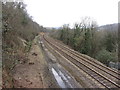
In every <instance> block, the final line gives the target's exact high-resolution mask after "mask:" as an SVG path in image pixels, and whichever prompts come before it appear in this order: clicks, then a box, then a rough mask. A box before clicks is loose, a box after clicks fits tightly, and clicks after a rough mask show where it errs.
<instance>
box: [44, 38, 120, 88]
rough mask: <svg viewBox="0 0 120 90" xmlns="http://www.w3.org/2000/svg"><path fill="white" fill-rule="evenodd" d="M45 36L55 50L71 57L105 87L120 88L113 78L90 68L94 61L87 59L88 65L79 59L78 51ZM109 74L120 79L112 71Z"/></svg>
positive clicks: (70, 59)
mask: <svg viewBox="0 0 120 90" xmlns="http://www.w3.org/2000/svg"><path fill="white" fill-rule="evenodd" d="M43 38H44V40H45V42H47V43H48V44H49V45H51V46H52V47H53V48H54V49H55V50H57V51H58V52H60V53H61V54H62V55H63V56H64V57H66V58H67V59H69V61H71V62H72V63H73V64H74V65H76V66H77V67H78V68H80V69H81V70H83V71H84V72H86V73H87V74H88V75H90V76H91V77H92V78H94V79H95V80H96V81H98V82H99V83H100V84H102V85H103V86H104V87H106V88H120V86H119V85H118V84H117V83H116V82H114V81H112V80H111V79H108V78H107V77H105V76H104V75H102V74H101V73H99V72H97V71H96V70H95V69H93V68H90V67H89V65H90V64H92V63H90V62H88V61H87V60H85V61H86V63H89V65H86V63H85V62H80V61H78V59H79V58H80V59H81V57H80V56H78V55H76V53H74V52H73V51H71V50H70V49H68V48H65V47H64V48H63V46H60V45H58V44H53V41H52V40H50V39H48V38H46V37H43ZM54 43H55V42H54ZM68 51H69V53H68ZM70 52H72V53H70ZM75 56H76V57H75ZM101 66H102V65H101ZM94 67H96V68H98V67H97V66H96V65H94ZM99 69H101V68H99ZM101 70H102V69H101ZM104 71H105V70H104ZM106 73H107V72H106ZM114 73H115V72H114ZM108 74H109V75H111V76H112V77H114V78H117V79H119V77H117V76H115V75H114V74H111V73H108Z"/></svg>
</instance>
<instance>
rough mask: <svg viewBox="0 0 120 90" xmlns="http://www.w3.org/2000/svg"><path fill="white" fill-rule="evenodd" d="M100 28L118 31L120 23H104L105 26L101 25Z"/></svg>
mask: <svg viewBox="0 0 120 90" xmlns="http://www.w3.org/2000/svg"><path fill="white" fill-rule="evenodd" d="M98 30H110V31H113V30H115V31H117V30H118V24H117V23H115V24H107V25H103V26H100V27H98Z"/></svg>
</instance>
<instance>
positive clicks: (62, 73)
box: [38, 38, 82, 88]
mask: <svg viewBox="0 0 120 90" xmlns="http://www.w3.org/2000/svg"><path fill="white" fill-rule="evenodd" d="M38 43H39V46H40V47H42V51H43V53H44V56H45V60H47V63H48V67H49V71H51V73H52V75H53V76H54V78H55V80H56V83H57V84H58V85H59V87H60V88H82V86H81V85H79V84H78V83H77V81H76V80H75V79H74V77H73V76H72V75H71V74H70V73H69V72H68V71H67V70H66V69H65V68H64V67H63V66H61V65H60V63H59V62H58V59H57V58H56V57H55V56H54V55H53V54H52V53H51V52H50V51H49V50H48V49H47V47H45V45H44V43H43V42H42V40H41V39H40V38H39V39H38Z"/></svg>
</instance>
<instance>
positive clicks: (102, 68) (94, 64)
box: [49, 38, 120, 81]
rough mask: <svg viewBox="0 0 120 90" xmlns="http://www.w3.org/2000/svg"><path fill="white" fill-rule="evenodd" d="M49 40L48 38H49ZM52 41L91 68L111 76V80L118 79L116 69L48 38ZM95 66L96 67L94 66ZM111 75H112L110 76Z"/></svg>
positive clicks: (119, 74)
mask: <svg viewBox="0 0 120 90" xmlns="http://www.w3.org/2000/svg"><path fill="white" fill-rule="evenodd" d="M49 40H50V38H49ZM50 41H51V42H52V43H55V44H56V45H57V46H59V47H61V48H62V49H63V50H66V51H67V52H68V53H70V54H72V55H73V56H76V58H78V59H80V60H79V61H81V60H82V61H81V62H84V63H86V64H89V65H90V66H91V67H92V68H94V67H95V69H96V70H97V71H100V72H102V74H104V75H106V76H107V77H109V78H111V79H112V80H113V81H118V80H120V77H119V76H120V73H119V72H118V71H115V70H113V69H111V68H108V67H107V66H105V65H103V64H101V63H100V62H98V61H97V60H92V59H90V58H87V57H85V56H83V55H81V54H80V53H78V52H76V51H74V50H72V49H70V48H68V47H66V46H64V45H62V44H60V43H57V42H56V41H54V42H53V39H52V40H50ZM96 67H97V68H96ZM112 76H113V77H112Z"/></svg>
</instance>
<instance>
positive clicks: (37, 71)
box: [13, 38, 58, 88]
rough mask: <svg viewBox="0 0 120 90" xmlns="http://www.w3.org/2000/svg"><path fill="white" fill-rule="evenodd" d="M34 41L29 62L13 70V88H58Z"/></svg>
mask: <svg viewBox="0 0 120 90" xmlns="http://www.w3.org/2000/svg"><path fill="white" fill-rule="evenodd" d="M36 41H37V38H36V39H35V40H34V42H33V45H32V48H31V51H30V53H29V55H28V59H29V61H28V62H27V63H24V64H18V65H17V66H16V67H15V70H14V74H13V77H14V86H15V88H50V87H52V88H53V87H54V88H56V87H58V86H57V84H56V81H55V79H54V78H53V76H52V75H51V74H50V72H49V68H48V65H47V62H46V60H45V57H44V55H43V52H42V50H41V48H40V47H39V46H38V44H37V42H36Z"/></svg>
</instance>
